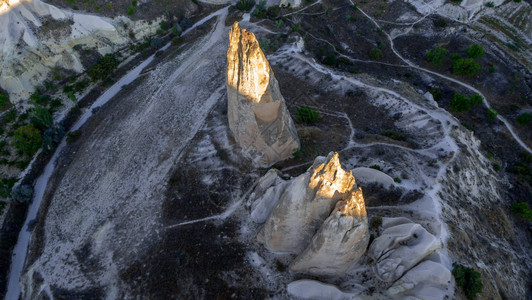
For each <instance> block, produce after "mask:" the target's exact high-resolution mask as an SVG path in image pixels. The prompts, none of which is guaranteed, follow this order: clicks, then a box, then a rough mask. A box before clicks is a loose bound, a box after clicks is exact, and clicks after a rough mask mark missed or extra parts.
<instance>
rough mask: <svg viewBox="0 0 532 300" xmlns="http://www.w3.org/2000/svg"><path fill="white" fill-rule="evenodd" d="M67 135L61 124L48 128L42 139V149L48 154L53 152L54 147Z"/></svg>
mask: <svg viewBox="0 0 532 300" xmlns="http://www.w3.org/2000/svg"><path fill="white" fill-rule="evenodd" d="M64 135H65V129H64V128H63V126H62V125H61V124H57V123H56V124H54V125H53V126H51V127H50V128H48V129H47V130H46V131H45V132H44V134H43V138H42V148H43V151H44V152H46V153H50V152H52V150H53V149H54V146H55V145H57V144H58V143H59V142H60V141H61V139H62V138H63V136H64Z"/></svg>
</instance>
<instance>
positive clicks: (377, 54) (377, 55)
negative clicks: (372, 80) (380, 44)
mask: <svg viewBox="0 0 532 300" xmlns="http://www.w3.org/2000/svg"><path fill="white" fill-rule="evenodd" d="M382 56H383V54H382V50H381V49H378V48H373V49H371V50H369V57H370V58H371V59H373V60H379V59H381V58H382Z"/></svg>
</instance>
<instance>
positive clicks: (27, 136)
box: [13, 124, 42, 156]
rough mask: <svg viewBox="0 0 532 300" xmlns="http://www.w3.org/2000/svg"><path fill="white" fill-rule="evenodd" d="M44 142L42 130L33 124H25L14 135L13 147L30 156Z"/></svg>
mask: <svg viewBox="0 0 532 300" xmlns="http://www.w3.org/2000/svg"><path fill="white" fill-rule="evenodd" d="M41 144H42V136H41V132H40V131H39V130H38V129H37V128H35V127H34V126H33V125H32V124H27V125H24V126H22V127H20V128H18V129H17V130H15V134H14V136H13V147H15V148H16V149H17V150H19V151H21V152H22V153H24V154H27V155H29V156H31V155H33V153H35V152H36V151H37V150H39V148H40V147H41Z"/></svg>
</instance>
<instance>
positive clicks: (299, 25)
mask: <svg viewBox="0 0 532 300" xmlns="http://www.w3.org/2000/svg"><path fill="white" fill-rule="evenodd" d="M300 29H301V23H296V24H294V25H293V26H292V31H293V32H298V31H299V30H300Z"/></svg>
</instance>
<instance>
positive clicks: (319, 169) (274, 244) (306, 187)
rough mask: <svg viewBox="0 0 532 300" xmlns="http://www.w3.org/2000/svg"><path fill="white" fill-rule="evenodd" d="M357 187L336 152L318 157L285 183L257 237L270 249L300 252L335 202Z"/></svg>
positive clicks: (343, 198) (346, 196) (344, 197)
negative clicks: (307, 167)
mask: <svg viewBox="0 0 532 300" xmlns="http://www.w3.org/2000/svg"><path fill="white" fill-rule="evenodd" d="M355 189H356V183H355V178H354V177H353V174H352V173H351V172H350V171H349V172H346V171H345V170H344V169H343V168H342V166H341V164H340V159H339V157H338V153H333V152H331V153H329V155H328V156H327V158H325V157H317V158H316V159H315V161H314V164H313V165H312V166H311V167H310V168H309V169H308V170H307V171H306V172H305V173H303V174H301V175H300V176H298V177H296V178H294V179H292V180H291V181H290V183H289V184H288V185H287V186H286V188H285V192H284V193H283V194H282V195H281V198H280V199H279V200H278V203H277V204H276V206H275V208H274V209H273V211H272V213H271V214H270V216H269V217H268V219H267V220H266V223H265V224H264V227H263V229H262V231H261V232H260V234H259V241H261V242H263V243H264V245H265V246H266V247H267V248H268V249H269V250H270V251H273V252H289V253H301V252H302V251H303V250H304V249H305V248H306V247H307V246H308V244H309V242H310V239H311V238H312V236H313V235H314V234H315V233H316V231H317V230H318V229H319V228H320V226H321V225H322V223H323V221H324V220H325V219H326V218H327V217H328V216H329V215H330V214H331V211H332V210H333V208H334V206H335V205H336V202H338V201H339V200H345V199H347V198H348V196H349V195H350V193H351V192H352V191H354V190H355Z"/></svg>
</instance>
